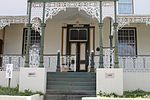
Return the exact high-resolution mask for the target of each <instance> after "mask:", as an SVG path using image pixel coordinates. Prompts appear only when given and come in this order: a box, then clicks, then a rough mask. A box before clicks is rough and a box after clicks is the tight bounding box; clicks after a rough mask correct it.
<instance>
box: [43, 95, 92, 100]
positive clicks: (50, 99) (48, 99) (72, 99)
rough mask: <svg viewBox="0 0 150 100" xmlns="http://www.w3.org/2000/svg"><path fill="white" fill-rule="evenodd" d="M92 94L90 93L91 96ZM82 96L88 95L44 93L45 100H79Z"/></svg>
mask: <svg viewBox="0 0 150 100" xmlns="http://www.w3.org/2000/svg"><path fill="white" fill-rule="evenodd" d="M93 96H94V95H93ZM93 96H92V95H91V97H93ZM82 97H88V96H87V95H46V96H45V100H81V98H82Z"/></svg>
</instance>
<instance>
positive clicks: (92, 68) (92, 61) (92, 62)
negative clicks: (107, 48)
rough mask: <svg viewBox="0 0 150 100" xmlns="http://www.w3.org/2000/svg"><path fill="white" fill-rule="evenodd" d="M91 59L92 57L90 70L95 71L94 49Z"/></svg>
mask: <svg viewBox="0 0 150 100" xmlns="http://www.w3.org/2000/svg"><path fill="white" fill-rule="evenodd" d="M90 56H91V57H90V58H91V59H90V72H94V51H93V50H92V51H91V55H90Z"/></svg>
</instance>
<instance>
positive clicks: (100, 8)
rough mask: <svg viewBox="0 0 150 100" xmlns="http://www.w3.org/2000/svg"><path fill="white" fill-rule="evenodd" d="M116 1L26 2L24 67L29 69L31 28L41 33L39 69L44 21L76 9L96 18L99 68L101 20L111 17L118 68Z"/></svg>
mask: <svg viewBox="0 0 150 100" xmlns="http://www.w3.org/2000/svg"><path fill="white" fill-rule="evenodd" d="M116 5H117V0H99V1H96V0H94V1H84V0H82V1H81V0H80V1H77V0H74V1H69V0H65V1H63V0H62V1H60V0H59V1H57V0H56V1H55V0H29V1H28V19H29V20H28V24H27V27H28V40H27V41H28V42H27V49H26V57H25V58H26V59H25V67H29V43H30V34H31V27H35V29H37V30H38V29H40V30H38V31H39V32H41V43H40V47H41V49H40V64H39V67H44V66H43V48H44V46H43V45H44V33H45V27H46V24H45V23H46V21H47V19H48V18H52V17H53V16H55V15H57V14H58V13H59V12H60V11H62V10H63V11H66V8H78V10H79V11H80V10H83V11H85V12H86V13H87V14H88V15H90V16H91V17H92V18H96V19H97V21H98V22H99V33H100V37H99V38H100V40H99V47H100V54H99V67H100V68H103V67H104V66H103V40H102V34H103V32H102V29H103V19H104V18H105V17H111V18H112V19H113V21H114V24H113V26H114V33H115V60H114V63H115V66H114V67H115V68H118V67H119V66H118V47H117V44H118V43H117V42H118V39H117V26H118V23H117V8H116Z"/></svg>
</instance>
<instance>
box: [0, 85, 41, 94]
mask: <svg viewBox="0 0 150 100" xmlns="http://www.w3.org/2000/svg"><path fill="white" fill-rule="evenodd" d="M34 94H40V95H42V93H40V92H32V91H31V90H25V91H24V92H19V88H18V87H16V88H8V87H0V95H12V96H31V95H34Z"/></svg>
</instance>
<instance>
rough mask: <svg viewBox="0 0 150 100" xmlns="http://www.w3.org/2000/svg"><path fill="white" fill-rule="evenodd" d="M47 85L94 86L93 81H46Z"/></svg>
mask: <svg viewBox="0 0 150 100" xmlns="http://www.w3.org/2000/svg"><path fill="white" fill-rule="evenodd" d="M47 84H48V85H76V86H85V84H86V86H94V85H95V84H96V82H95V81H87V82H86V81H64V80H63V81H60V80H59V81H52V80H49V81H47Z"/></svg>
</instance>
